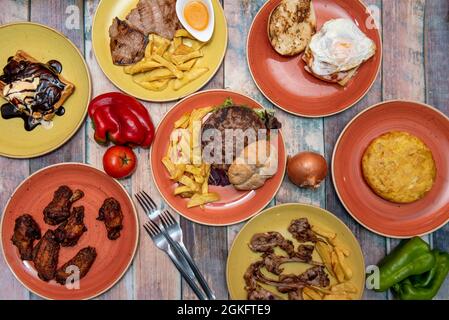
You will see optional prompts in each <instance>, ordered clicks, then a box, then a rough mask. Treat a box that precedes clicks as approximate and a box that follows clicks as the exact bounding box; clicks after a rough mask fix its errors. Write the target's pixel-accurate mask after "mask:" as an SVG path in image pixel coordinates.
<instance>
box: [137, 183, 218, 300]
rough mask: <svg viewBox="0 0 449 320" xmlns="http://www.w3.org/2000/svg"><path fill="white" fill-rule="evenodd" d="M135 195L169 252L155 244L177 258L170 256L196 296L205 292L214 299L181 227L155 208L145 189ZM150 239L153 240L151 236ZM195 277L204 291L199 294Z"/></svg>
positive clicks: (208, 297)
mask: <svg viewBox="0 0 449 320" xmlns="http://www.w3.org/2000/svg"><path fill="white" fill-rule="evenodd" d="M135 197H136V199H137V201H138V202H139V204H140V205H141V206H142V208H143V209H144V210H145V212H146V214H147V215H148V217H149V219H150V221H151V223H152V225H153V229H154V230H153V233H154V232H156V233H157V234H156V235H157V236H158V239H157V240H158V241H159V242H161V240H160V238H161V237H163V238H164V240H165V242H166V244H167V245H168V250H169V251H170V253H169V252H167V251H166V250H165V249H162V248H160V247H159V246H158V245H157V244H156V246H157V247H158V248H159V249H161V250H163V251H165V252H166V253H167V254H168V255H169V256H170V254H171V255H172V256H174V257H175V258H177V262H175V261H173V258H172V256H170V258H171V259H172V261H173V263H175V266H176V263H179V264H180V265H181V267H182V270H183V271H182V272H181V270H180V272H181V273H182V274H183V276H184V278H185V279H186V281H187V282H188V284H189V285H190V286H191V287H192V290H193V291H194V292H195V294H197V296H198V297H199V298H200V299H201V296H202V297H203V298H204V293H205V294H206V297H207V299H211V300H212V299H215V295H214V294H213V292H212V290H211V288H210V287H209V285H208V284H207V281H206V280H205V279H204V277H203V275H202V274H201V272H200V270H199V269H198V267H197V266H196V264H195V262H194V261H193V259H192V257H191V256H190V254H189V252H188V250H187V248H186V247H185V245H184V242H183V239H182V229H181V227H180V225H179V223H178V222H177V221H176V220H175V219H174V217H173V216H172V215H171V214H170V213H169V212H168V211H167V210H165V211H164V212H161V211H160V210H159V209H158V208H157V206H156V203H155V202H154V201H153V199H151V197H150V196H149V195H148V194H147V193H146V192H145V191H142V192H138V193H137V194H135ZM155 227H157V228H155ZM146 228H147V227H145V229H146ZM147 232H148V230H147ZM156 235H154V236H156ZM150 236H151V235H150ZM152 239H153V241H154V238H153V237H152ZM155 243H156V242H155ZM164 247H165V245H164ZM177 268H178V266H177ZM178 270H179V268H178ZM195 278H196V280H198V282H199V284H200V286H201V287H202V289H203V290H204V293H203V292H201V295H199V294H198V291H201V290H200V289H199V288H198V286H197V285H196V283H195Z"/></svg>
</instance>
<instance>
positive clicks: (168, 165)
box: [150, 89, 286, 226]
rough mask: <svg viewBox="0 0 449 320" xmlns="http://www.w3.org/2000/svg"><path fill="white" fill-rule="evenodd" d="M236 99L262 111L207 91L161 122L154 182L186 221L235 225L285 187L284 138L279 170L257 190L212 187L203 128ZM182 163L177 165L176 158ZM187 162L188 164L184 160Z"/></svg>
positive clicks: (248, 100)
mask: <svg viewBox="0 0 449 320" xmlns="http://www.w3.org/2000/svg"><path fill="white" fill-rule="evenodd" d="M227 99H232V101H233V103H234V104H235V105H246V106H248V107H252V108H262V106H261V105H260V104H259V103H257V102H256V101H254V100H253V99H251V98H249V97H247V96H245V95H242V94H239V93H236V92H233V91H229V90H221V89H215V90H208V91H202V92H199V93H196V94H193V95H191V96H189V97H187V98H185V99H183V100H181V101H180V102H179V103H178V104H176V105H175V106H174V107H173V108H172V109H171V110H170V111H169V112H168V113H167V114H166V115H165V117H164V118H163V119H162V120H161V122H160V124H159V127H158V128H157V130H156V136H155V140H154V143H153V146H152V148H151V154H150V161H151V172H152V175H153V180H154V183H155V185H156V187H157V189H158V190H159V192H160V193H161V195H162V197H163V198H164V200H165V201H166V202H167V203H168V204H169V205H170V206H171V207H172V208H173V209H174V210H176V211H177V212H178V213H179V214H181V215H183V216H184V217H186V218H187V219H189V220H191V221H194V222H197V223H200V224H205V225H212V226H224V225H232V224H236V223H239V222H242V221H245V220H247V219H249V218H250V217H252V216H254V215H255V214H257V213H258V212H260V211H261V210H262V209H263V208H264V207H265V206H266V205H267V204H268V203H269V202H270V201H271V200H272V199H273V197H274V196H275V195H276V193H277V191H278V190H279V187H280V185H281V183H282V180H283V177H284V172H285V166H286V155H285V146H284V140H283V137H282V133H279V134H278V135H277V139H278V141H277V142H278V152H279V154H278V170H277V173H276V174H275V175H274V176H273V177H272V178H271V179H269V180H267V182H266V183H265V185H264V186H263V187H261V188H259V189H257V190H252V191H238V190H236V189H235V188H234V186H232V185H229V186H226V187H220V186H212V185H209V184H208V180H209V174H210V165H209V164H207V163H204V162H202V157H201V141H199V138H195V137H199V136H200V135H199V134H198V133H200V131H201V123H202V121H203V120H204V117H206V116H207V115H208V114H209V113H210V112H212V111H214V109H215V108H216V107H217V106H220V105H222V104H223V102H224V101H225V100H227ZM175 156H176V159H178V161H174V160H173V159H175ZM184 157H185V160H187V161H179V160H182V159H183V158H184Z"/></svg>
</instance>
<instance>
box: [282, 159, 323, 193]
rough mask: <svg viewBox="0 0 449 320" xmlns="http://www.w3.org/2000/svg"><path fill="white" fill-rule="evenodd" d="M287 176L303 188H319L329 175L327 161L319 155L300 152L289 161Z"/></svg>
mask: <svg viewBox="0 0 449 320" xmlns="http://www.w3.org/2000/svg"><path fill="white" fill-rule="evenodd" d="M287 175H288V177H289V179H290V181H291V182H293V183H294V184H296V185H297V186H298V187H301V188H318V187H319V186H320V184H321V182H322V181H323V180H324V178H326V175H327V163H326V159H324V157H323V156H322V155H320V154H318V153H314V152H300V153H298V154H297V155H295V156H293V157H288V159H287Z"/></svg>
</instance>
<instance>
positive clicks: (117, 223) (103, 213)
mask: <svg viewBox="0 0 449 320" xmlns="http://www.w3.org/2000/svg"><path fill="white" fill-rule="evenodd" d="M97 220H99V221H104V224H105V226H106V231H107V232H108V238H109V240H115V239H118V237H120V230H122V229H123V225H122V222H123V213H122V209H121V208H120V203H119V202H118V201H117V200H115V199H114V198H107V199H106V200H105V201H104V203H103V205H102V206H101V208H100V211H99V214H98V218H97Z"/></svg>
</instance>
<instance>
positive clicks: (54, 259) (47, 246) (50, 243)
mask: <svg viewBox="0 0 449 320" xmlns="http://www.w3.org/2000/svg"><path fill="white" fill-rule="evenodd" d="M58 257H59V243H58V242H57V241H56V238H55V233H54V231H53V230H47V232H45V234H44V236H43V237H42V239H41V240H40V241H39V242H38V243H37V245H36V247H35V248H34V250H33V262H34V268H35V269H36V270H37V274H38V276H39V278H41V279H42V280H44V281H50V280H51V279H53V278H54V277H55V272H56V268H57V266H58Z"/></svg>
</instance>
